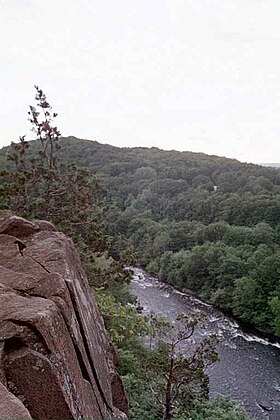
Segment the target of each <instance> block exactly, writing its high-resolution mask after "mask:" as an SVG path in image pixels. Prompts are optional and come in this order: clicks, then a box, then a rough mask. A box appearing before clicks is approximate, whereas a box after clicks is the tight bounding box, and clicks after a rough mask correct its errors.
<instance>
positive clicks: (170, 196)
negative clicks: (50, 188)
mask: <svg viewBox="0 0 280 420" xmlns="http://www.w3.org/2000/svg"><path fill="white" fill-rule="evenodd" d="M60 154H61V157H63V161H65V162H77V163H79V165H82V166H85V167H87V168H90V170H91V171H92V173H93V174H95V175H98V177H100V178H101V179H102V181H103V184H104V186H105V188H106V189H107V191H108V196H109V198H110V200H111V201H113V202H114V203H115V205H114V206H113V207H112V208H111V211H110V212H109V215H108V217H107V220H106V229H107V233H108V235H110V236H112V237H113V238H114V240H113V242H112V246H111V250H110V252H111V255H113V256H114V257H116V256H118V254H119V253H120V252H121V251H122V250H124V249H126V248H127V246H131V247H133V249H134V251H135V252H136V255H137V262H138V263H139V264H141V265H143V266H145V267H146V268H147V269H148V270H149V271H150V272H152V273H155V274H156V275H158V276H160V278H161V279H163V280H165V281H168V282H169V283H171V284H173V285H175V286H177V287H180V288H187V289H190V290H191V291H193V292H195V293H196V294H197V295H199V296H200V297H202V298H203V299H205V300H207V301H209V302H211V303H213V304H215V305H217V306H218V307H220V308H221V309H225V310H227V311H230V312H232V313H233V314H234V315H235V316H236V317H238V318H240V319H241V320H243V321H246V322H249V323H251V324H253V325H255V326H256V327H257V328H259V329H261V330H264V331H269V332H273V333H274V334H276V335H280V250H279V245H280V171H279V170H278V169H273V168H265V167H262V166H259V165H253V164H245V163H240V162H238V161H237V160H232V159H226V158H222V157H217V156H208V155H205V154H202V153H191V152H177V151H163V150H159V149H157V148H151V149H147V148H133V149H128V148H117V147H113V146H109V145H102V144H99V143H97V142H92V141H86V140H79V139H76V138H73V137H69V138H65V139H62V141H61V151H60Z"/></svg>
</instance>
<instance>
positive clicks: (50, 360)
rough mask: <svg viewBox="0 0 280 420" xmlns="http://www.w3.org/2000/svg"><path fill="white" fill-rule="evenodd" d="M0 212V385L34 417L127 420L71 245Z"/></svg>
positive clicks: (46, 228)
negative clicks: (4, 385) (112, 419)
mask: <svg viewBox="0 0 280 420" xmlns="http://www.w3.org/2000/svg"><path fill="white" fill-rule="evenodd" d="M3 213H4V215H3ZM3 213H2V217H1V213H0V232H2V234H0V300H1V307H0V344H1V343H2V347H0V381H1V382H2V383H3V384H6V385H7V388H8V390H9V391H10V392H11V393H12V394H14V396H15V397H18V398H20V399H21V400H22V401H23V404H24V405H25V407H26V408H27V409H28V410H29V412H30V414H31V416H32V417H35V418H39V419H41V418H42V419H50V418H56V419H62V418H69V419H70V418H73V419H76V418H77V419H78V418H92V419H105V418H106V419H109V418H126V416H125V414H124V413H127V412H128V408H127V407H128V406H127V400H126V396H125V392H124V389H123V386H122V383H121V380H120V378H119V377H118V375H117V374H116V373H115V371H114V368H113V364H112V360H111V359H113V358H112V357H111V359H110V357H109V352H110V344H109V341H108V339H107V336H106V332H105V329H104V324H103V320H102V318H101V316H100V314H99V312H98V310H97V307H96V304H95V301H94V299H93V296H92V292H91V289H90V288H89V286H88V282H87V279H86V277H85V274H84V272H83V270H82V267H81V263H80V259H79V256H78V254H77V253H76V251H75V249H74V246H73V243H72V241H71V240H70V239H69V238H67V237H66V236H65V235H63V234H61V233H59V232H56V231H55V228H54V227H53V226H52V225H51V224H49V223H45V222H41V221H40V222H34V223H30V222H28V221H26V220H24V219H21V218H17V217H16V216H13V215H11V214H10V213H8V212H3ZM39 229H41V230H39ZM15 234H17V236H14V235H15ZM19 240H20V242H22V243H23V245H24V247H21V249H20V248H19V246H18V242H15V241H19ZM1 266H2V267H1ZM120 410H121V411H120ZM0 418H1V416H0Z"/></svg>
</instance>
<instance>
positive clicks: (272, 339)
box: [137, 265, 280, 348]
mask: <svg viewBox="0 0 280 420" xmlns="http://www.w3.org/2000/svg"><path fill="white" fill-rule="evenodd" d="M137 267H138V268H139V269H141V270H144V271H145V272H147V273H148V274H150V275H152V276H155V277H157V278H158V279H159V281H161V282H162V283H164V284H166V285H167V286H170V287H173V288H174V289H176V290H178V291H179V292H181V293H186V294H188V295H190V296H192V297H193V298H194V299H198V300H199V301H201V302H203V303H205V304H207V305H211V306H212V307H213V308H215V309H217V310H219V311H221V312H222V313H223V314H224V315H225V316H227V317H228V318H230V319H231V320H232V321H233V322H238V324H239V325H240V327H241V328H242V330H243V331H244V332H245V333H247V334H251V335H255V336H258V337H259V338H260V339H263V340H267V341H268V342H269V343H271V344H277V345H279V348H280V337H279V336H276V335H274V334H272V333H270V332H269V331H265V330H261V329H259V328H257V327H256V326H255V325H253V324H251V323H249V322H245V321H243V320H242V319H240V318H238V317H236V316H234V315H233V313H232V311H229V310H226V309H224V308H221V307H219V306H217V305H215V304H213V303H211V302H209V301H207V300H205V298H204V297H203V296H200V295H198V294H196V293H195V292H193V291H192V290H190V289H187V288H185V287H182V288H180V287H178V286H174V285H173V284H170V283H168V282H167V281H165V280H164V279H162V278H160V277H159V276H157V274H156V273H152V272H148V271H146V267H144V266H141V265H139V266H137Z"/></svg>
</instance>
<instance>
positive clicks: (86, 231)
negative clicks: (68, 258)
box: [0, 86, 132, 286]
mask: <svg viewBox="0 0 280 420" xmlns="http://www.w3.org/2000/svg"><path fill="white" fill-rule="evenodd" d="M35 89H36V95H35V102H36V103H35V106H33V105H32V106H30V107H29V112H28V115H29V118H28V119H29V121H30V123H31V126H32V131H33V132H34V133H35V135H36V139H37V141H35V142H27V141H26V140H25V136H22V137H20V138H19V142H17V143H15V142H12V143H11V146H10V149H9V155H8V162H7V166H6V170H2V171H1V172H0V202H1V205H2V206H4V208H9V209H10V210H12V211H13V212H15V213H16V214H18V215H20V216H23V217H27V218H31V219H32V218H36V219H46V220H49V221H51V222H53V223H54V224H55V225H56V226H57V227H58V228H59V229H61V230H62V231H63V232H65V233H66V234H68V235H70V236H71V237H72V239H73V240H74V242H75V244H76V246H77V247H78V249H79V251H80V254H81V257H82V259H83V261H84V263H86V264H85V265H84V266H85V269H86V271H87V274H88V276H89V280H90V281H91V280H93V279H94V281H96V282H97V283H98V284H99V283H101V284H102V285H103V286H105V285H106V283H107V282H111V281H115V280H118V281H125V280H127V278H128V277H129V276H130V273H129V272H128V271H124V270H123V269H122V268H123V266H124V265H125V264H127V263H129V262H130V261H131V259H132V257H131V255H130V253H129V252H128V253H126V254H124V256H123V257H122V258H121V259H120V260H119V261H115V260H113V259H110V260H109V259H108V258H106V257H105V258H102V259H101V263H100V264H97V261H98V260H97V258H96V257H97V256H98V255H100V254H102V253H104V252H105V253H106V251H107V250H108V245H109V238H108V237H107V236H106V235H104V233H103V223H102V220H103V216H104V213H105V212H106V211H107V208H108V205H107V203H106V202H105V190H104V188H103V187H102V185H101V183H100V181H99V180H98V179H97V178H96V177H94V176H93V175H92V174H91V172H90V171H89V170H88V169H85V168H79V167H78V166H77V165H76V164H75V163H65V162H62V161H60V159H59V150H60V139H61V137H60V136H61V134H60V131H59V130H58V128H57V127H56V125H55V123H54V122H55V120H56V118H57V115H58V114H57V113H56V112H53V110H52V107H51V105H50V104H49V102H48V100H47V97H46V95H45V93H44V92H43V91H42V90H41V89H40V88H39V87H38V86H35ZM104 261H106V263H104ZM92 283H93V281H92Z"/></svg>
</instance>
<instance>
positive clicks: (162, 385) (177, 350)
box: [148, 313, 218, 419]
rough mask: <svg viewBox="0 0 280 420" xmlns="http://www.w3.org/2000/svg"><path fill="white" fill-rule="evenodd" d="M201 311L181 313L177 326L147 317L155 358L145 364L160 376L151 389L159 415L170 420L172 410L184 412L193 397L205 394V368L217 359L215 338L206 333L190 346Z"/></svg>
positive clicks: (206, 381) (200, 320)
mask: <svg viewBox="0 0 280 420" xmlns="http://www.w3.org/2000/svg"><path fill="white" fill-rule="evenodd" d="M202 318H203V317H202V315H201V313H195V314H181V315H179V316H178V317H177V321H178V322H179V327H176V326H175V324H169V323H167V322H165V321H164V320H162V319H160V320H159V319H158V318H157V317H155V316H153V315H152V316H151V326H152V331H153V340H155V342H154V345H155V346H156V349H157V352H158V353H157V354H158V357H156V358H154V359H152V360H151V361H150V363H149V365H148V371H150V377H151V378H153V376H154V374H155V372H156V373H157V375H159V377H160V378H161V381H159V382H157V383H156V385H155V387H153V385H152V382H153V380H152V379H151V391H152V392H153V394H154V396H155V398H156V399H157V401H158V403H159V404H160V405H161V407H162V408H163V418H164V419H171V418H172V417H173V412H174V411H177V412H181V413H182V412H184V413H186V412H188V411H189V409H190V407H191V402H192V401H193V400H194V399H197V398H201V397H204V398H205V397H207V396H208V391H209V389H208V376H207V375H206V373H205V369H206V368H207V367H208V366H210V365H211V364H212V363H214V362H216V361H217V360H218V354H217V352H216V350H215V345H216V342H217V338H216V337H215V336H209V337H206V338H204V339H203V340H201V341H200V342H199V343H198V345H196V346H193V345H192V346H190V343H189V342H190V340H191V339H192V337H193V336H194V334H195V329H196V327H198V326H200V328H203V323H202V321H203V319H202Z"/></svg>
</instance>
